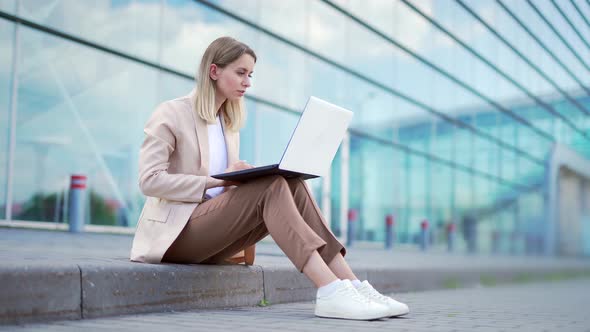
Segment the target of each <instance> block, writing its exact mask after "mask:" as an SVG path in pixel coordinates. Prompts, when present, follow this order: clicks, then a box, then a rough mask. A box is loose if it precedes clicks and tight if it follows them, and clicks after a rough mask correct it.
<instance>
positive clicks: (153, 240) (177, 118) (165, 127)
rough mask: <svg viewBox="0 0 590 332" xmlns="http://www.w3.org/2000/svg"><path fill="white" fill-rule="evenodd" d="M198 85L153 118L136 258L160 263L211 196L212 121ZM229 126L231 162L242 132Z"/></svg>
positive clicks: (144, 159)
mask: <svg viewBox="0 0 590 332" xmlns="http://www.w3.org/2000/svg"><path fill="white" fill-rule="evenodd" d="M194 102H195V90H193V91H191V93H189V94H188V95H186V96H184V97H180V98H177V99H174V100H169V101H166V102H164V103H162V104H160V105H159V106H158V107H157V108H156V110H155V111H154V113H153V114H152V115H151V117H150V119H149V120H148V121H147V123H146V125H145V128H144V132H145V139H144V141H143V144H142V146H141V150H140V152H139V187H140V188H141V192H142V193H143V194H144V195H145V196H147V199H146V202H145V205H144V206H143V210H142V212H141V215H140V217H139V220H138V222H137V229H136V231H135V237H134V239H133V247H132V249H131V260H132V261H138V262H146V263H160V262H161V260H162V257H163V256H164V254H165V253H166V250H168V248H169V247H170V246H171V245H172V242H174V240H175V239H176V237H178V235H179V234H180V232H181V231H182V229H183V228H184V226H185V225H186V223H187V222H188V220H189V217H190V215H191V213H192V212H193V210H194V209H195V208H196V207H197V206H198V205H199V203H201V202H203V201H204V200H205V198H204V196H205V183H206V179H207V175H209V169H208V168H209V134H208V132H207V122H205V121H204V120H202V119H201V118H200V117H199V116H197V114H196V113H195V111H194ZM221 123H222V124H223V130H224V135H225V143H226V147H227V161H228V165H231V164H233V163H235V162H236V161H238V160H239V157H238V155H239V150H240V147H239V144H240V137H239V132H233V131H230V130H229V129H226V128H225V123H224V121H221Z"/></svg>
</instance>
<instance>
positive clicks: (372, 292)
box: [367, 285, 389, 302]
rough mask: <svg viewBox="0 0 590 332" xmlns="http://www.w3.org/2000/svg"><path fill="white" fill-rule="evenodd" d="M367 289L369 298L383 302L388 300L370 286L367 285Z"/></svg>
mask: <svg viewBox="0 0 590 332" xmlns="http://www.w3.org/2000/svg"><path fill="white" fill-rule="evenodd" d="M367 289H368V290H369V292H368V293H369V296H370V297H372V298H375V299H378V300H381V301H385V302H387V301H388V300H389V297H387V296H385V295H383V294H381V293H379V292H378V291H377V290H376V289H375V288H373V286H371V285H367Z"/></svg>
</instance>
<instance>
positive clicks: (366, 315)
mask: <svg viewBox="0 0 590 332" xmlns="http://www.w3.org/2000/svg"><path fill="white" fill-rule="evenodd" d="M339 286H340V287H339V288H338V289H337V290H336V291H334V292H333V293H332V294H330V295H328V296H321V297H320V296H318V297H317V298H316V305H315V315H316V316H318V317H324V318H342V319H355V320H373V319H379V318H385V317H389V316H390V311H391V310H390V309H389V308H388V307H387V306H385V305H382V304H379V303H375V302H372V301H370V300H369V299H367V298H366V297H364V296H362V295H361V294H359V293H358V292H357V290H356V288H355V287H354V286H353V285H352V283H351V282H350V280H342V281H341V284H340V285H339Z"/></svg>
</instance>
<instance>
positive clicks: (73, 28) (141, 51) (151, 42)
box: [19, 0, 196, 61]
mask: <svg viewBox="0 0 590 332" xmlns="http://www.w3.org/2000/svg"><path fill="white" fill-rule="evenodd" d="M19 4H20V7H19V15H20V16H21V17H23V18H26V19H28V20H31V21H33V22H36V23H39V24H42V25H45V26H48V27H51V28H54V29H57V30H59V31H62V32H65V33H68V34H72V35H75V36H78V37H81V38H83V39H87V40H90V41H92V42H96V43H99V44H101V45H104V46H107V47H111V48H115V49H117V50H121V51H123V52H126V53H131V54H133V55H136V56H140V57H142V58H146V59H148V60H150V61H156V60H158V59H157V57H158V50H157V47H158V43H157V41H158V31H159V28H160V24H161V22H160V17H161V15H160V14H161V7H160V0H143V1H129V0H122V1H76V0H56V1H37V0H21V1H19ZM146 22H150V24H146ZM195 22H196V21H195ZM174 40H175V41H177V40H178V39H176V38H175V39H174ZM193 42H194V41H193Z"/></svg>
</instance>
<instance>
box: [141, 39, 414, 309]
mask: <svg viewBox="0 0 590 332" xmlns="http://www.w3.org/2000/svg"><path fill="white" fill-rule="evenodd" d="M255 63H256V54H255V53H254V51H253V50H252V49H250V48H249V47H248V46H247V45H245V44H243V43H241V42H239V41H237V40H235V39H232V38H229V37H222V38H219V39H217V40H215V41H213V43H211V45H209V47H208V48H207V50H206V51H205V54H204V55H203V58H202V60H201V64H200V67H199V72H198V78H199V79H198V82H197V86H196V89H194V90H193V91H192V92H191V93H190V94H189V95H187V96H184V97H180V98H177V99H174V100H170V101H167V102H164V103H163V104H161V105H160V106H158V108H157V109H156V111H155V112H154V113H153V114H152V116H151V117H150V119H149V120H148V122H147V124H146V126H145V130H144V131H145V134H146V136H145V140H144V142H143V145H142V147H141V151H140V157H139V165H140V179H139V186H140V188H141V191H142V192H143V194H144V195H146V196H147V200H146V203H145V206H144V209H143V211H142V214H141V216H140V219H139V221H138V225H137V231H136V233H135V238H134V241H133V248H132V251H131V260H133V261H140V262H148V263H160V262H171V263H199V264H201V263H202V264H219V263H223V262H225V261H227V260H228V259H231V258H232V257H233V256H234V255H235V254H236V253H238V252H240V251H242V250H244V249H246V250H250V251H251V248H253V246H254V244H255V243H256V242H258V241H260V240H261V239H263V238H264V237H265V236H267V235H268V234H270V235H271V236H272V237H273V239H274V240H275V242H276V243H277V244H278V246H279V247H280V248H281V249H282V250H283V251H284V252H285V254H286V255H287V257H288V258H289V259H290V260H291V262H293V264H294V265H295V267H296V268H297V269H298V270H299V271H300V272H303V273H304V274H305V275H306V276H307V277H308V278H309V279H310V280H311V281H312V282H313V283H314V284H315V285H316V287H318V291H317V301H316V308H315V314H316V315H317V316H319V317H328V318H345V319H358V320H370V319H378V318H383V317H392V316H399V315H404V314H407V313H408V312H409V310H408V307H407V306H406V305H405V304H403V303H400V302H397V301H395V300H393V299H391V298H389V297H386V296H383V295H381V294H379V293H378V292H377V291H376V290H375V289H374V288H373V287H372V286H371V285H370V284H369V283H368V282H367V281H364V282H361V281H360V280H358V278H357V277H356V276H355V275H354V274H353V272H352V271H351V269H350V267H349V266H348V264H347V263H346V261H345V260H344V255H345V254H346V250H345V248H344V246H343V245H342V244H340V243H339V242H338V241H337V239H336V238H335V236H334V234H333V233H332V232H331V231H330V229H329V227H328V226H327V224H326V221H325V220H324V218H323V216H322V214H321V211H320V210H319V208H318V206H317V204H316V203H315V201H314V200H313V198H312V195H311V193H310V190H309V188H308V187H307V185H306V184H305V182H304V181H302V180H300V179H291V180H285V179H284V178H282V177H280V176H270V177H264V178H261V179H259V180H256V181H253V182H248V183H245V184H237V183H230V182H227V181H223V180H218V179H214V178H212V177H210V176H209V175H210V174H217V173H223V172H231V171H235V170H241V169H246V168H250V167H252V166H250V165H248V164H247V163H246V162H245V161H241V160H239V159H238V151H239V143H240V141H239V132H238V130H239V129H240V127H241V125H242V123H243V120H244V109H243V101H242V97H243V96H244V94H245V92H246V90H247V89H248V88H249V87H250V85H251V77H252V72H253V69H254V65H255ZM251 260H252V259H250V261H251ZM250 263H251V262H250Z"/></svg>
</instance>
